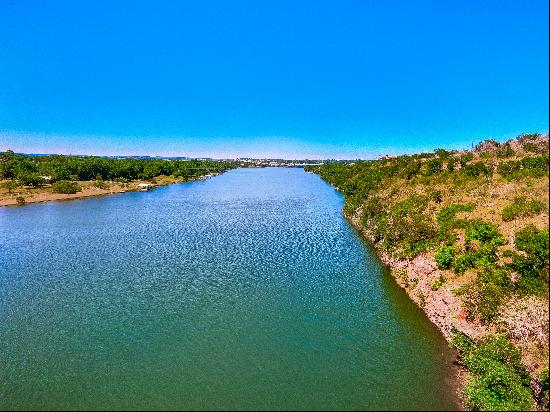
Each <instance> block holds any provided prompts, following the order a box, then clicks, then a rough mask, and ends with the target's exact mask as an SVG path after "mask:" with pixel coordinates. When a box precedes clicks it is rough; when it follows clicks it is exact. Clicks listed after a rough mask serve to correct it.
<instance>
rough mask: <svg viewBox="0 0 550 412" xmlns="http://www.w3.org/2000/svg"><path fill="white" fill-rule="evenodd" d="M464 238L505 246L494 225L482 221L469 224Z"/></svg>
mask: <svg viewBox="0 0 550 412" xmlns="http://www.w3.org/2000/svg"><path fill="white" fill-rule="evenodd" d="M466 238H467V239H473V240H478V241H480V242H482V243H487V242H490V243H491V244H493V245H503V244H506V240H505V239H504V238H503V237H502V235H501V234H500V232H499V231H498V228H497V227H496V226H495V225H494V224H492V223H488V222H484V221H482V220H476V221H473V222H471V223H470V227H469V228H468V230H467V231H466Z"/></svg>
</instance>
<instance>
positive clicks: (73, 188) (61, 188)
mask: <svg viewBox="0 0 550 412" xmlns="http://www.w3.org/2000/svg"><path fill="white" fill-rule="evenodd" d="M80 190H81V188H80V186H79V185H78V184H77V183H73V182H70V181H68V180H60V181H59V182H55V183H53V184H52V191H53V192H54V193H65V194H73V193H77V192H80Z"/></svg>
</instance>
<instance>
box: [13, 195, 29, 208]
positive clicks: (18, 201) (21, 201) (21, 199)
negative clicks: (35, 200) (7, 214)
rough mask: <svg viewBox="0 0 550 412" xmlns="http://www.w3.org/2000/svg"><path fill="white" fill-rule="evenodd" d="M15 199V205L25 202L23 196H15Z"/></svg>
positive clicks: (21, 204)
mask: <svg viewBox="0 0 550 412" xmlns="http://www.w3.org/2000/svg"><path fill="white" fill-rule="evenodd" d="M15 201H16V202H17V206H23V205H24V204H25V203H26V202H25V198H24V197H23V196H17V197H16V198H15Z"/></svg>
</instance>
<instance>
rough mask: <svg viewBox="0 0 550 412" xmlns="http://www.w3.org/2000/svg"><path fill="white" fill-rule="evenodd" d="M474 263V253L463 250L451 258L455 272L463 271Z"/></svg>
mask: <svg viewBox="0 0 550 412" xmlns="http://www.w3.org/2000/svg"><path fill="white" fill-rule="evenodd" d="M475 264H476V255H475V254H474V253H472V252H465V253H463V254H461V255H458V256H456V257H455V258H454V260H453V267H454V270H455V272H456V273H457V274H460V273H464V272H465V271H466V270H468V269H471V268H473V267H474V266H475Z"/></svg>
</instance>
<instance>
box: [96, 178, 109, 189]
mask: <svg viewBox="0 0 550 412" xmlns="http://www.w3.org/2000/svg"><path fill="white" fill-rule="evenodd" d="M92 185H93V186H94V187H97V188H99V189H109V187H110V186H109V183H107V182H104V181H103V180H96V181H95V182H94V183H92Z"/></svg>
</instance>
